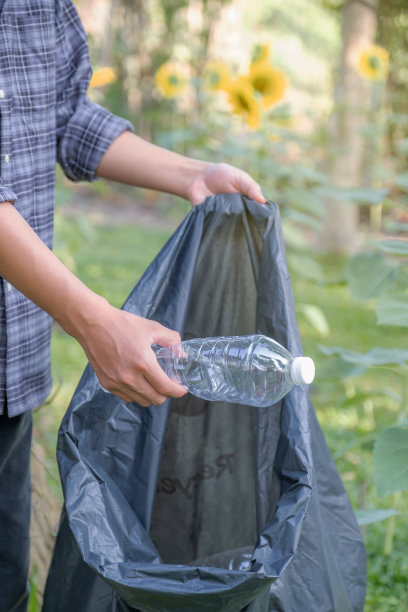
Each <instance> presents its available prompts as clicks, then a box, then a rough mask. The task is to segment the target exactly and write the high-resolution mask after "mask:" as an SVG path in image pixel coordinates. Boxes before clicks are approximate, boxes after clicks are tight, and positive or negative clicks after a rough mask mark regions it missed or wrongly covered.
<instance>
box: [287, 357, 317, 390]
mask: <svg viewBox="0 0 408 612" xmlns="http://www.w3.org/2000/svg"><path fill="white" fill-rule="evenodd" d="M290 373H291V375H292V380H293V382H294V383H295V385H310V383H311V382H313V380H314V377H315V364H314V362H313V359H311V358H310V357H295V358H294V360H293V361H292V366H291V370H290Z"/></svg>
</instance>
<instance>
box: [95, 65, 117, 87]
mask: <svg viewBox="0 0 408 612" xmlns="http://www.w3.org/2000/svg"><path fill="white" fill-rule="evenodd" d="M113 81H116V74H115V72H114V71H113V69H112V68H109V67H105V68H101V69H100V70H96V71H95V72H94V73H93V75H92V78H91V81H90V83H89V87H92V88H93V87H103V85H109V84H110V83H113Z"/></svg>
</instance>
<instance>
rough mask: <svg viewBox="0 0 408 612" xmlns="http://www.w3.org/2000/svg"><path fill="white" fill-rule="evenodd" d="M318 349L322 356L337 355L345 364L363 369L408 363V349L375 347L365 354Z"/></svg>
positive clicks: (347, 350) (337, 349)
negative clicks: (351, 364)
mask: <svg viewBox="0 0 408 612" xmlns="http://www.w3.org/2000/svg"><path fill="white" fill-rule="evenodd" d="M319 349H320V351H321V352H322V353H323V354H324V355H330V356H331V355H338V356H339V357H341V358H342V359H343V360H344V361H346V362H347V363H353V364H356V365H359V366H361V367H364V368H369V367H372V366H380V365H395V364H396V365H404V364H405V363H406V362H407V361H408V349H406V350H405V349H392V348H379V347H375V348H373V349H371V350H370V351H368V352H367V353H357V352H356V351H352V350H350V349H345V348H342V347H339V346H323V345H319Z"/></svg>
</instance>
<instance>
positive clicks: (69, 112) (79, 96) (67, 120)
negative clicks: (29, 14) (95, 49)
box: [56, 0, 133, 181]
mask: <svg viewBox="0 0 408 612" xmlns="http://www.w3.org/2000/svg"><path fill="white" fill-rule="evenodd" d="M56 68H57V83H56V86H57V159H58V162H59V164H60V165H61V167H62V169H63V170H64V172H65V174H66V175H67V176H68V178H70V179H72V180H74V181H79V180H88V181H92V180H94V178H95V172H96V169H97V167H98V165H99V162H100V160H101V158H102V156H103V154H104V153H105V151H106V149H107V148H108V147H109V145H110V144H111V143H112V142H113V141H114V140H115V139H116V138H117V136H119V134H121V133H122V132H124V131H126V130H133V127H132V125H131V124H130V123H129V122H128V121H126V120H125V119H122V118H120V117H116V116H115V115H113V114H112V113H110V112H109V111H108V110H107V109H105V108H103V107H101V106H99V105H98V104H95V103H92V102H91V101H90V100H89V98H88V96H87V93H86V92H87V89H88V86H89V81H90V78H91V75H92V68H91V63H90V59H89V53H88V44H87V39H86V34H85V32H84V29H83V27H82V24H81V21H80V19H79V16H78V13H77V11H76V9H75V7H74V5H73V4H72V2H71V0H57V2H56Z"/></svg>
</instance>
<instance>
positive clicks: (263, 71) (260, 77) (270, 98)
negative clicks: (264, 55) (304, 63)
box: [247, 60, 288, 108]
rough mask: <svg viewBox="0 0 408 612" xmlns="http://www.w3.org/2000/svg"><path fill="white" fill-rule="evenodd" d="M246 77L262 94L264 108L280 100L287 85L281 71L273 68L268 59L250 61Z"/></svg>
mask: <svg viewBox="0 0 408 612" xmlns="http://www.w3.org/2000/svg"><path fill="white" fill-rule="evenodd" d="M247 78H248V81H249V82H250V84H251V85H252V87H253V88H254V90H255V91H256V92H258V93H259V94H260V95H261V96H262V105H263V107H264V108H270V107H271V106H273V105H274V104H276V103H277V102H279V101H280V100H282V98H283V96H284V95H285V91H286V88H287V86H288V82H287V80H286V77H285V75H284V74H283V72H282V71H281V70H277V69H276V68H273V67H272V66H271V64H270V63H269V61H268V60H263V61H261V62H255V63H252V64H251V66H250V69H249V73H248V77H247Z"/></svg>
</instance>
